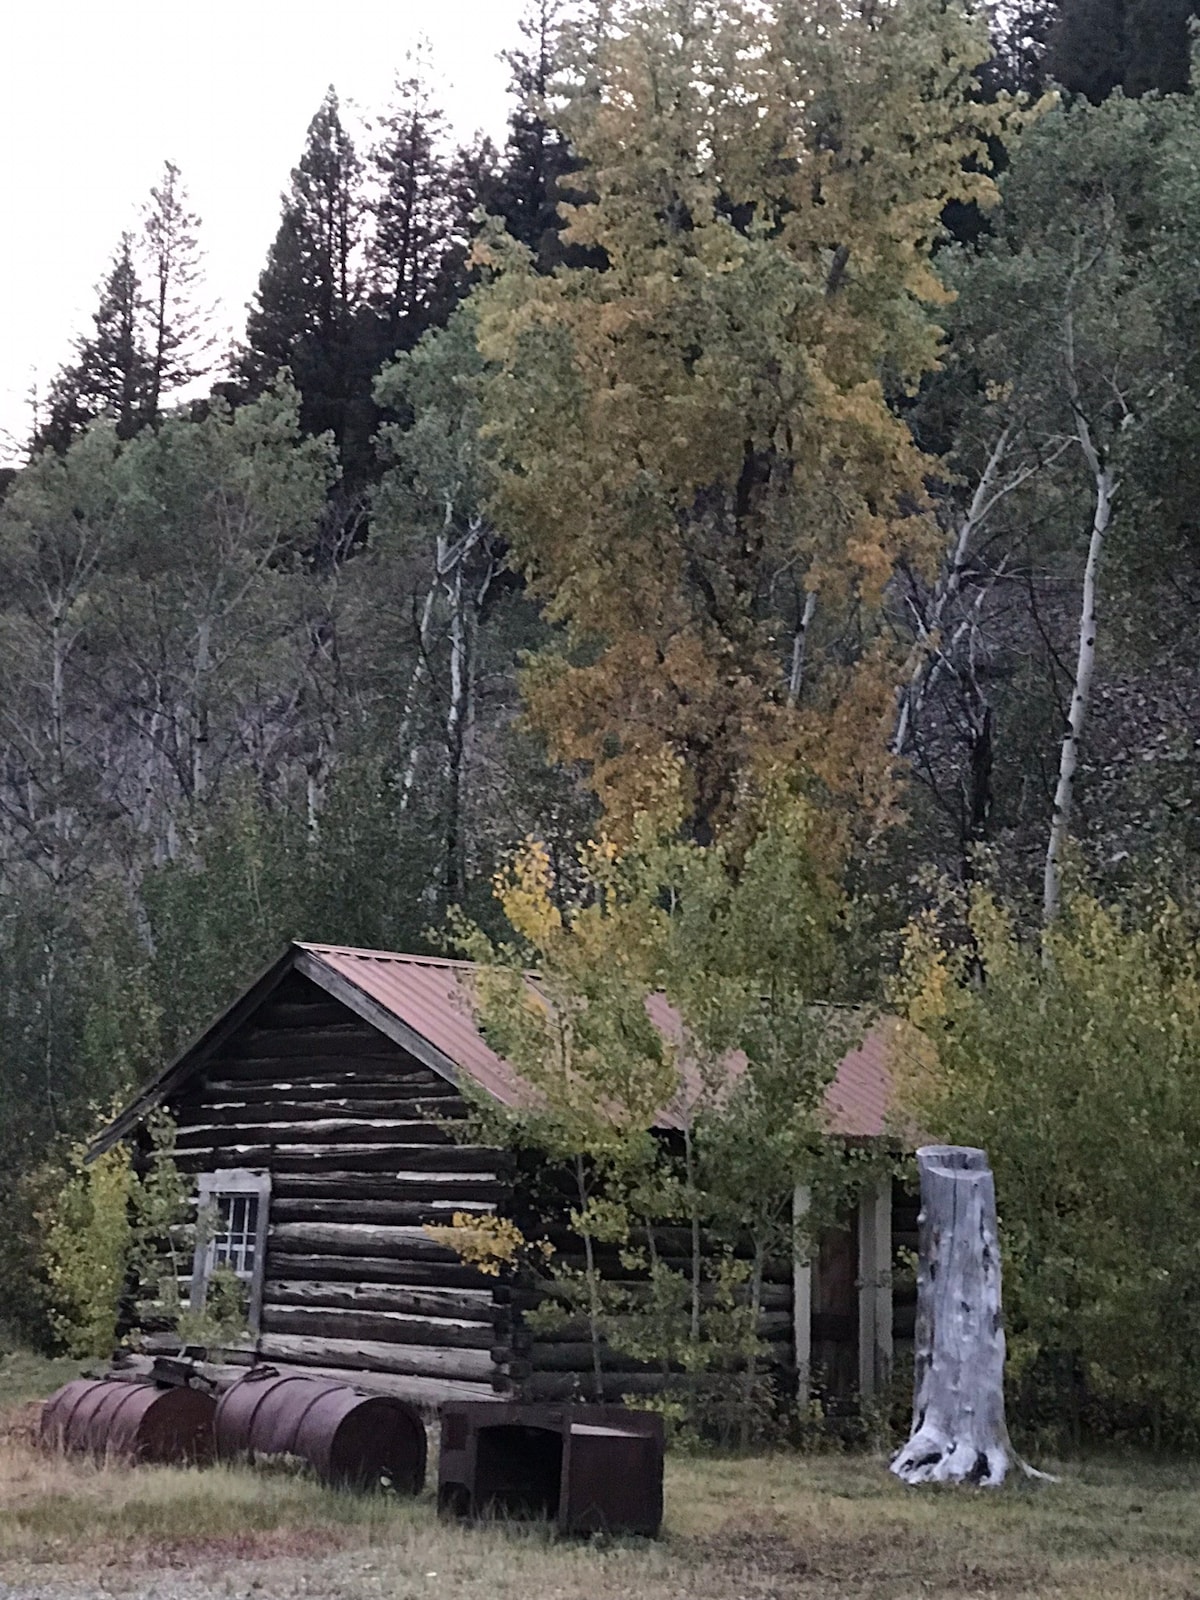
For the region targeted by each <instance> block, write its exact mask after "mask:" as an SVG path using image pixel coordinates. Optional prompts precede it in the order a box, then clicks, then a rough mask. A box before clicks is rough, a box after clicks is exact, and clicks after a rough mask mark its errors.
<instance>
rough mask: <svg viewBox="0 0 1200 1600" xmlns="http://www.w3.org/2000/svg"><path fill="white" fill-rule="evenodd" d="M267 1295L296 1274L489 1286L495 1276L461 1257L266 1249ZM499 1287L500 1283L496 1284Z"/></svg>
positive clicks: (342, 1279)
mask: <svg viewBox="0 0 1200 1600" xmlns="http://www.w3.org/2000/svg"><path fill="white" fill-rule="evenodd" d="M265 1277H266V1281H267V1289H266V1294H267V1296H268V1298H269V1297H270V1296H271V1295H273V1294H274V1292H275V1291H274V1289H273V1287H272V1285H273V1284H274V1283H276V1282H279V1281H281V1280H282V1281H291V1280H293V1279H298V1278H306V1279H310V1280H312V1281H313V1282H321V1283H356V1284H363V1285H364V1286H365V1285H369V1284H387V1283H396V1284H405V1285H408V1286H411V1287H413V1288H430V1289H435V1288H436V1289H479V1288H490V1286H491V1285H492V1284H494V1283H495V1279H493V1278H489V1277H487V1276H486V1275H485V1274H484V1273H482V1272H480V1271H479V1269H478V1267H470V1266H468V1265H467V1264H466V1263H465V1262H463V1261H447V1260H439V1261H411V1260H399V1259H397V1258H395V1257H391V1256H352V1255H333V1254H330V1255H323V1254H322V1255H303V1254H299V1253H297V1254H293V1253H291V1252H290V1251H289V1252H287V1253H284V1252H277V1251H271V1250H268V1251H267V1260H266V1267H265ZM498 1287H499V1286H498Z"/></svg>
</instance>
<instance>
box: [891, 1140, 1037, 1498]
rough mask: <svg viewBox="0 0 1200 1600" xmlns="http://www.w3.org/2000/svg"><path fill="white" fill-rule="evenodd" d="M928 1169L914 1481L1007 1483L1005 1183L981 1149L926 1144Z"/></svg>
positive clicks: (898, 1465)
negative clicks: (999, 1207) (1001, 1203)
mask: <svg viewBox="0 0 1200 1600" xmlns="http://www.w3.org/2000/svg"><path fill="white" fill-rule="evenodd" d="M917 1165H918V1167H919V1169H920V1173H921V1215H920V1222H919V1226H920V1241H919V1243H920V1261H919V1265H918V1268H917V1328H916V1374H915V1381H914V1391H913V1424H912V1436H911V1438H910V1439H909V1441H908V1443H907V1444H906V1445H905V1446H904V1448H903V1449H902V1450H900V1451H899V1452H898V1453H897V1454H896V1456H895V1457H894V1459H893V1461H892V1471H893V1472H894V1473H895V1474H896V1476H897V1477H898V1478H902V1479H903V1480H904V1482H905V1483H973V1484H986V1485H988V1486H989V1487H993V1486H999V1485H1000V1484H1002V1483H1003V1482H1004V1478H1005V1475H1006V1474H1007V1472H1008V1469H1009V1466H1010V1465H1011V1464H1012V1462H1013V1460H1014V1459H1015V1458H1014V1456H1013V1453H1012V1446H1011V1444H1010V1443H1009V1438H1008V1426H1007V1424H1006V1422H1005V1420H1004V1322H1003V1318H1002V1316H1001V1310H1000V1246H999V1240H998V1238H997V1231H996V1186H995V1183H994V1182H993V1180H992V1173H991V1169H990V1168H989V1166H988V1161H987V1156H986V1154H985V1153H984V1152H983V1151H982V1150H972V1149H968V1148H965V1147H963V1146H958V1145H927V1146H925V1147H924V1148H923V1149H921V1150H918V1151H917Z"/></svg>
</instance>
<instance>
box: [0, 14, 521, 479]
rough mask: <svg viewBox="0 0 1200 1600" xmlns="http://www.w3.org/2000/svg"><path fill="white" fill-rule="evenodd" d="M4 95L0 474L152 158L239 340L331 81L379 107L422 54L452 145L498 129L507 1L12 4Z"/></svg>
mask: <svg viewBox="0 0 1200 1600" xmlns="http://www.w3.org/2000/svg"><path fill="white" fill-rule="evenodd" d="M3 9H4V26H3V37H2V44H0V51H2V59H3V64H4V73H3V84H2V86H0V151H2V152H3V169H2V170H3V177H2V179H0V201H2V209H0V217H2V218H3V248H2V250H0V460H4V459H6V458H11V457H12V454H13V452H12V444H11V440H13V439H15V440H17V441H20V440H21V439H23V438H24V437H25V436H26V435H27V433H28V405H27V399H26V396H27V395H28V393H29V390H30V386H31V384H32V382H33V381H34V378H35V376H36V379H37V381H38V383H39V385H40V387H41V388H42V389H43V391H44V389H45V386H46V384H47V382H48V381H49V379H50V378H51V377H52V376H53V375H54V373H55V372H56V371H57V369H58V367H59V366H60V365H61V363H62V362H63V360H64V359H65V358H66V357H67V355H69V353H70V343H71V336H72V334H73V333H75V332H77V331H79V330H81V329H82V328H84V327H85V326H88V325H90V312H91V311H92V310H93V309H94V307H95V303H96V302H95V293H94V290H95V285H96V283H97V281H98V280H99V278H100V276H101V274H102V273H103V271H104V269H105V266H106V265H107V262H108V260H109V257H110V256H111V254H112V251H113V247H114V246H115V244H116V241H117V238H118V235H119V234H120V233H121V230H122V229H123V228H125V227H128V226H130V225H132V224H134V223H135V222H136V219H137V214H138V209H139V206H140V204H141V202H142V201H143V199H144V198H145V197H146V195H147V194H148V192H149V189H150V185H151V184H152V183H153V182H154V181H155V180H156V178H157V176H158V174H159V173H160V172H161V170H162V163H163V161H164V159H168V158H169V159H170V160H172V161H174V162H176V163H177V165H178V166H179V167H180V168H181V169H182V173H183V178H184V181H185V183H186V184H187V187H188V191H189V194H190V197H191V202H192V209H193V210H194V211H197V212H198V213H199V215H200V218H201V221H202V224H203V226H202V232H201V237H202V241H203V243H204V246H205V249H206V251H207V263H206V268H207V285H208V297H209V298H210V299H211V300H215V301H218V302H219V303H220V311H221V316H222V319H223V321H224V323H225V324H228V325H232V326H234V327H236V328H238V329H239V330H240V328H241V326H242V321H243V315H244V307H245V302H246V301H247V300H248V299H249V298H250V295H251V294H252V293H253V291H254V288H255V284H256V282H257V278H258V273H259V270H260V269H261V267H262V265H263V261H264V258H265V255H266V251H267V246H268V245H269V243H270V241H271V238H272V236H273V235H274V232H275V229H276V226H277V225H278V221H279V196H280V193H281V191H282V190H283V189H284V187H285V186H286V185H287V182H288V175H289V173H290V171H291V169H292V167H293V166H294V165H295V163H296V161H297V160H298V159H299V156H300V151H301V149H302V146H303V141H304V133H305V129H306V128H307V126H308V122H309V119H310V118H311V116H312V114H313V112H314V111H315V110H316V108H317V105H318V103H319V102H320V100H321V97H322V95H323V94H324V92H325V90H326V88H327V87H328V85H329V84H330V83H332V84H334V85H335V86H336V88H337V91H338V94H339V95H340V96H341V98H342V100H343V101H350V102H352V103H353V104H354V106H357V107H359V108H361V110H362V111H363V112H377V111H379V110H381V109H383V107H384V105H385V104H386V101H387V98H388V93H389V89H390V86H391V83H392V81H393V79H394V78H395V75H396V72H397V70H398V69H400V68H402V67H403V63H404V57H405V52H406V51H407V50H408V49H409V48H410V47H411V46H412V45H413V44H414V43H415V42H416V41H417V40H418V39H420V38H421V37H422V36H424V37H425V38H427V39H428V40H429V42H430V45H431V47H432V53H433V62H434V66H435V69H436V71H437V73H438V78H439V88H440V91H441V99H442V104H443V106H444V107H445V109H446V112H447V114H448V116H449V117H450V119H451V121H452V123H453V125H454V128H455V131H456V132H457V133H459V134H461V135H462V136H463V137H467V136H469V135H470V134H471V133H473V132H474V131H475V129H476V128H483V129H485V130H486V131H487V132H489V133H491V134H492V135H493V137H499V136H501V135H502V134H503V129H504V121H505V116H506V111H507V101H506V85H507V79H508V72H507V69H506V68H505V66H504V65H503V63H502V62H500V61H499V60H498V59H497V58H498V55H499V52H500V51H501V50H503V49H506V48H508V47H509V46H511V45H512V44H513V43H515V42H516V40H517V38H518V34H517V26H516V25H517V20H518V18H519V16H520V15H521V13H522V11H523V10H524V5H523V3H522V0H430V3H428V4H422V3H419V0H326V3H324V4H315V3H314V0H202V3H201V4H192V3H187V4H185V3H184V0H58V3H57V4H55V5H47V4H45V3H44V0H10V3H9V5H8V6H6V7H4V8H3Z"/></svg>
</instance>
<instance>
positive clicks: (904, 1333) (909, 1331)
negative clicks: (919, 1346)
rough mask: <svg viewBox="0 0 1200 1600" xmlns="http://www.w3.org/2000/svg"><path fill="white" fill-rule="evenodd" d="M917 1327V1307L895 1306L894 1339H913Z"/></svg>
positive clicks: (893, 1319) (893, 1317) (893, 1313)
mask: <svg viewBox="0 0 1200 1600" xmlns="http://www.w3.org/2000/svg"><path fill="white" fill-rule="evenodd" d="M916 1329H917V1308H916V1304H915V1303H914V1304H913V1305H911V1306H895V1307H894V1308H893V1310H892V1337H893V1339H912V1338H913V1337H914V1336H915V1334H916Z"/></svg>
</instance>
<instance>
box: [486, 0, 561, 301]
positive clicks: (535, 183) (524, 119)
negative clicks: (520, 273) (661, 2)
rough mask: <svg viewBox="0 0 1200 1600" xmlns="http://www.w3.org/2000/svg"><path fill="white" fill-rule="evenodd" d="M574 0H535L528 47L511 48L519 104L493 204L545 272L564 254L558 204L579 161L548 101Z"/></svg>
mask: <svg viewBox="0 0 1200 1600" xmlns="http://www.w3.org/2000/svg"><path fill="white" fill-rule="evenodd" d="M568 3H569V0H531V4H530V7H529V10H528V11H527V13H526V15H525V16H524V17H523V19H522V20H521V23H520V29H521V33H522V35H523V36H524V39H525V44H524V46H523V47H522V48H520V49H516V50H510V51H506V52H505V56H504V59H505V61H506V62H507V64H508V67H509V70H510V72H511V73H512V78H511V80H510V89H511V92H512V94H513V95H514V97H515V99H516V105H515V107H514V109H513V113H512V116H511V117H510V119H509V134H508V142H507V146H506V149H505V160H504V166H503V171H502V173H501V176H500V180H499V183H498V185H497V189H496V192H495V194H494V196H493V198H492V203H491V205H490V206H489V208H488V209H489V210H492V211H494V212H495V213H496V215H498V216H500V217H502V218H503V219H504V224H505V227H506V228H507V229H508V231H509V233H510V234H512V236H513V238H514V239H519V240H520V242H521V243H522V244H523V245H525V246H526V247H527V248H528V249H530V250H531V251H532V252H533V254H534V258H535V260H536V261H537V263H538V265H539V267H540V268H541V269H542V270H543V271H548V270H550V269H551V268H552V267H553V266H554V265H555V264H556V263H557V262H558V261H560V260H561V259H562V254H563V251H562V244H561V240H560V234H561V232H562V227H563V223H562V219H561V217H560V216H559V212H558V206H559V201H560V200H561V199H564V198H566V196H565V195H564V193H563V180H564V179H565V178H566V177H567V176H568V174H569V173H571V172H572V171H574V170H575V167H576V165H577V163H576V162H575V160H574V158H573V156H572V154H571V149H570V145H569V144H568V142H567V138H566V135H565V133H564V132H563V130H562V129H561V128H559V127H557V126H555V125H554V123H552V122H551V121H550V120H549V116H548V111H547V103H546V102H547V95H548V92H549V88H550V80H551V77H552V75H553V72H554V59H555V51H556V49H557V47H558V42H559V37H560V34H561V32H562V28H563V26H564V24H565V22H566V20H567V15H568Z"/></svg>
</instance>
